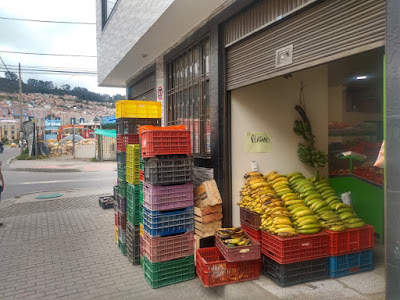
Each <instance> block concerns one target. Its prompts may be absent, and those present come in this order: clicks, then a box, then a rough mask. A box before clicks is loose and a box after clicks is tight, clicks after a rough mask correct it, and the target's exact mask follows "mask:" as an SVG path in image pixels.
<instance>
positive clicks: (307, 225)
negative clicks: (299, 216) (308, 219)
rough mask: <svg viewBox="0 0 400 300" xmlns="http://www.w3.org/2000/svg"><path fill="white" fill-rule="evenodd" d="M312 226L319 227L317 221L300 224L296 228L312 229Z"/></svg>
mask: <svg viewBox="0 0 400 300" xmlns="http://www.w3.org/2000/svg"><path fill="white" fill-rule="evenodd" d="M313 228H321V226H320V225H319V224H318V223H314V224H306V225H302V226H298V227H297V229H299V230H303V229H313Z"/></svg>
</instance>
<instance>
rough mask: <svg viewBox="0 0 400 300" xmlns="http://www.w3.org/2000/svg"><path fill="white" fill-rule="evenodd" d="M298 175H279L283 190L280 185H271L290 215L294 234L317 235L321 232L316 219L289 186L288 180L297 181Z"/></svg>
mask: <svg viewBox="0 0 400 300" xmlns="http://www.w3.org/2000/svg"><path fill="white" fill-rule="evenodd" d="M300 175H301V174H300V173H297V172H296V173H291V174H288V175H287V176H283V175H280V177H279V178H281V179H280V182H284V186H285V188H282V184H273V187H275V188H276V189H277V194H280V195H281V199H282V201H283V202H284V204H285V206H286V207H287V209H288V211H290V213H291V214H292V224H293V226H294V228H295V229H296V232H297V233H301V234H314V233H318V232H319V231H320V230H321V226H320V225H319V223H318V220H317V217H316V216H315V214H314V212H313V211H312V210H310V209H309V208H308V207H307V206H306V205H305V203H304V201H303V200H302V199H300V198H299V194H298V193H295V192H294V191H293V190H292V188H291V186H290V180H292V181H293V180H294V179H298V178H300ZM301 176H302V175H301ZM274 180H276V178H275V179H274Z"/></svg>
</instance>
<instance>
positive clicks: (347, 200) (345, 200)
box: [340, 192, 353, 206]
mask: <svg viewBox="0 0 400 300" xmlns="http://www.w3.org/2000/svg"><path fill="white" fill-rule="evenodd" d="M350 194H351V192H346V193H343V194H341V195H340V198H342V202H343V203H344V204H347V205H350V206H353V205H352V204H351V197H350Z"/></svg>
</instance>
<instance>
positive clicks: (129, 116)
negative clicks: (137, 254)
mask: <svg viewBox="0 0 400 300" xmlns="http://www.w3.org/2000/svg"><path fill="white" fill-rule="evenodd" d="M116 118H117V120H116V122H117V164H118V184H117V186H118V197H117V202H118V213H117V214H118V218H117V219H118V236H119V239H118V246H119V248H120V250H121V252H122V254H123V255H128V259H129V260H130V261H132V262H133V263H135V262H136V263H137V261H138V258H136V259H135V258H134V257H133V256H132V255H133V253H134V249H135V243H136V244H137V245H139V238H138V237H137V238H136V239H135V234H134V233H135V232H138V231H137V230H135V228H132V226H138V224H133V223H131V224H130V225H132V226H130V225H129V226H130V227H129V228H127V223H128V222H127V221H129V220H127V217H128V214H130V215H132V209H133V203H136V202H137V201H139V199H136V198H132V197H134V196H132V195H136V194H135V193H133V194H132V193H131V194H130V195H129V196H131V198H130V199H129V200H128V199H127V196H128V193H127V190H128V183H129V182H130V183H131V184H133V185H138V184H139V177H138V174H139V158H138V157H132V155H131V156H130V157H129V158H127V148H128V145H133V147H135V146H136V148H135V149H133V148H132V150H131V151H136V152H135V154H139V148H138V147H139V126H141V125H160V124H161V104H160V103H159V102H154V101H132V100H122V101H118V102H117V103H116ZM131 154H132V153H131ZM133 158H135V163H134V164H133V163H132V159H133ZM135 174H136V175H137V176H136V177H135ZM137 189H138V187H137ZM130 191H131V190H130ZM135 201H136V202H135ZM116 222H117V221H116ZM127 243H128V244H127ZM136 248H137V249H138V247H136Z"/></svg>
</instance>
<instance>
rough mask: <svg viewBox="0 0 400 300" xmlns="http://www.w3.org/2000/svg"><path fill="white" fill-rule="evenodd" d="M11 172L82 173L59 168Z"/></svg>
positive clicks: (18, 169) (26, 169) (25, 169)
mask: <svg viewBox="0 0 400 300" xmlns="http://www.w3.org/2000/svg"><path fill="white" fill-rule="evenodd" d="M10 171H25V172H46V173H74V172H82V171H81V170H80V169H57V168H55V169H54V168H53V169H50V168H10Z"/></svg>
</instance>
